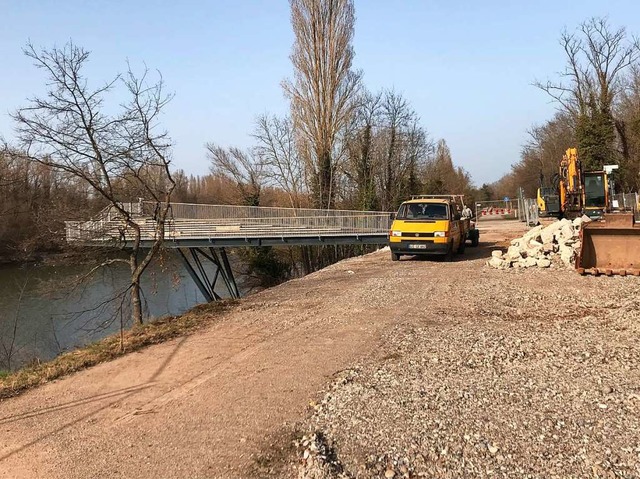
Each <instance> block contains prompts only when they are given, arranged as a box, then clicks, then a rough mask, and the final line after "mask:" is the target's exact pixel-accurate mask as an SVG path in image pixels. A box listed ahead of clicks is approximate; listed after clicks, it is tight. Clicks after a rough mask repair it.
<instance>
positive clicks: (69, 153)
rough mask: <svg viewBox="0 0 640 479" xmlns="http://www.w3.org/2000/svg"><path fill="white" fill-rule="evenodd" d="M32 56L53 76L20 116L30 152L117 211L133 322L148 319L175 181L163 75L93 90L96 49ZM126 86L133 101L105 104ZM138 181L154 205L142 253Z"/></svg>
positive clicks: (23, 142)
mask: <svg viewBox="0 0 640 479" xmlns="http://www.w3.org/2000/svg"><path fill="white" fill-rule="evenodd" d="M25 54H26V55H27V56H28V57H29V58H31V59H32V60H33V61H34V63H35V65H36V67H38V68H39V69H41V70H43V71H44V72H45V73H46V75H47V78H48V83H47V86H48V91H47V94H46V95H45V96H43V97H36V98H33V99H31V100H30V101H29V105H28V106H27V107H25V108H22V109H20V110H18V111H17V112H16V113H14V114H13V118H14V120H15V121H16V123H17V129H16V130H17V134H18V139H19V142H20V147H21V149H22V151H24V153H23V154H24V155H25V156H26V157H27V158H28V159H29V160H31V161H33V162H35V163H38V164H42V165H46V166H48V167H51V168H53V169H55V170H57V171H62V172H64V173H66V174H68V175H70V176H72V177H75V178H78V179H79V180H80V181H81V182H83V183H85V184H87V185H88V186H89V187H90V188H91V191H92V192H93V194H94V195H96V196H98V197H100V198H102V199H103V201H105V202H106V204H107V205H109V207H110V208H112V209H113V210H115V211H116V212H117V213H118V215H119V216H120V217H121V219H122V221H123V223H124V224H125V225H126V232H127V234H129V235H132V239H131V240H129V241H127V242H126V248H127V249H128V252H129V255H128V256H129V257H128V260H124V259H112V260H109V263H114V262H117V261H124V262H126V263H127V264H128V265H129V268H130V272H131V282H130V285H129V288H128V289H129V290H130V299H131V319H132V321H134V322H137V323H142V321H143V315H142V302H141V289H140V278H141V276H142V274H143V273H144V271H145V270H146V268H147V267H148V266H149V264H150V263H151V261H152V260H153V258H154V257H155V256H156V254H157V253H158V251H159V250H160V249H161V247H162V244H163V241H164V225H165V221H166V219H167V216H168V214H169V210H170V204H169V202H170V200H171V194H172V192H173V190H174V188H175V181H174V180H173V178H172V175H171V171H170V164H171V142H170V139H169V137H168V134H167V133H166V132H165V131H158V130H159V127H158V122H159V119H160V114H161V112H162V110H163V108H164V107H165V105H166V104H167V102H168V101H170V99H171V96H170V95H166V94H165V93H164V89H163V81H162V78H161V77H160V78H159V79H158V80H157V81H156V82H155V83H149V82H148V76H149V74H148V71H147V70H145V71H144V73H143V74H142V76H140V77H137V76H136V75H134V73H133V72H132V70H131V68H130V67H129V69H128V71H127V72H126V73H125V74H124V75H118V76H116V77H115V78H114V79H113V80H111V81H109V82H107V83H106V84H104V85H102V86H100V87H98V88H93V89H92V88H90V87H89V85H88V81H87V79H86V78H85V76H84V74H83V67H84V66H85V64H86V63H87V61H88V59H89V52H88V51H86V50H84V49H83V48H81V47H78V46H76V45H74V44H73V43H72V42H70V43H68V44H67V45H65V46H64V47H63V48H53V49H51V50H46V49H42V50H39V51H38V50H36V49H35V48H34V47H33V45H30V44H29V45H27V48H26V49H25ZM117 86H123V87H124V90H125V93H126V94H127V96H128V100H127V101H126V102H125V103H124V104H122V105H121V109H120V111H119V112H118V113H114V114H111V113H109V112H110V111H112V110H111V108H107V107H105V104H104V102H105V97H106V95H107V93H109V92H110V91H112V90H113V89H114V88H116V87H117ZM123 184H129V185H135V187H136V189H137V190H138V191H141V192H143V193H144V197H145V198H146V199H148V200H150V201H152V202H153V203H154V204H155V208H153V210H154V211H153V242H152V246H151V247H150V248H149V249H148V250H147V251H146V252H145V253H144V254H142V249H141V241H142V232H141V227H140V225H139V224H138V223H137V222H136V212H135V211H134V209H133V208H131V207H129V206H127V204H126V203H125V202H124V200H125V199H126V198H123V197H122V192H123V189H122V187H121V186H122V185H123Z"/></svg>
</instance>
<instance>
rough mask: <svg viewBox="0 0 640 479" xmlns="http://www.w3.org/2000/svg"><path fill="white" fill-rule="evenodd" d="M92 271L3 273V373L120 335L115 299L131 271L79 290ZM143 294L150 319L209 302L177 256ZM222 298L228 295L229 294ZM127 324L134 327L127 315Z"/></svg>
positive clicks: (108, 273) (14, 269)
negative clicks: (80, 280) (77, 282)
mask: <svg viewBox="0 0 640 479" xmlns="http://www.w3.org/2000/svg"><path fill="white" fill-rule="evenodd" d="M87 270H88V267H87V266H77V265H64V266H39V265H34V264H23V265H10V266H3V267H1V268H0V370H8V369H16V368H17V367H20V366H21V365H24V364H27V363H29V362H31V361H35V360H40V361H46V360H49V359H52V358H54V357H55V356H57V355H58V354H60V353H62V352H64V351H68V350H71V349H74V348H76V347H78V346H82V345H85V344H87V343H90V342H93V341H96V340H98V339H100V338H103V337H105V336H107V335H109V334H111V333H114V332H116V331H118V330H119V328H120V317H119V316H118V315H117V314H115V312H116V311H117V310H118V305H119V302H109V300H110V299H111V298H113V296H114V294H115V293H116V292H117V291H120V290H121V289H122V288H123V286H124V285H126V284H128V280H129V270H128V266H127V265H125V264H118V265H115V266H111V267H109V268H108V269H104V270H102V271H101V272H98V273H97V274H95V275H93V276H92V277H91V279H90V280H88V281H86V282H85V283H84V284H83V285H82V286H80V287H77V288H74V287H73V283H74V279H75V278H77V276H78V275H82V274H84V273H86V272H87ZM210 277H211V276H210ZM219 282H220V283H221V281H219ZM239 286H240V287H241V288H242V285H239ZM143 292H144V299H143V302H144V303H145V313H146V315H147V316H148V317H162V316H166V315H177V314H180V313H183V312H185V311H186V310H188V309H190V308H191V307H193V306H195V305H196V304H200V303H203V302H205V299H204V297H203V296H202V294H201V293H200V291H199V290H198V288H197V287H196V285H195V283H194V282H193V280H192V279H191V277H190V276H189V275H188V273H187V272H186V270H185V269H184V267H183V265H182V263H181V262H179V261H178V260H177V259H175V258H174V257H170V258H169V259H168V260H165V261H164V263H163V265H162V266H161V265H160V264H158V263H154V264H152V265H151V266H150V267H149V269H148V270H147V271H146V272H145V275H144V279H143ZM218 293H219V294H220V295H221V296H223V297H224V296H228V293H227V292H226V291H224V290H220V291H218ZM125 320H126V321H127V325H129V323H128V317H126V315H125ZM12 343H13V348H12V346H11V344H12Z"/></svg>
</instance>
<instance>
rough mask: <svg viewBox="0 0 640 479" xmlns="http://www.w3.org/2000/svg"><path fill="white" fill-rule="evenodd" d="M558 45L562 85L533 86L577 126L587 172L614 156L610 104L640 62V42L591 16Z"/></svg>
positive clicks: (616, 126) (614, 127)
mask: <svg viewBox="0 0 640 479" xmlns="http://www.w3.org/2000/svg"><path fill="white" fill-rule="evenodd" d="M560 44H561V45H562V48H563V50H564V52H565V54H566V58H567V63H566V66H565V69H564V71H563V72H561V78H562V80H561V81H560V82H551V81H547V82H545V83H542V82H536V83H535V85H536V86H537V87H538V88H540V89H542V90H543V91H545V92H546V93H547V94H549V95H550V96H551V98H553V99H554V100H555V101H557V102H558V103H559V104H560V105H561V106H562V108H563V109H564V110H565V111H567V112H568V113H570V114H571V117H572V118H573V121H574V122H575V128H576V133H577V139H578V146H579V149H580V154H581V156H582V158H583V163H585V164H586V166H587V168H601V167H602V164H603V163H605V162H607V161H613V160H614V159H615V158H614V157H615V153H616V152H615V139H616V138H615V135H616V130H617V132H618V133H622V129H621V127H622V125H621V124H619V123H617V122H616V121H615V120H614V117H613V104H614V101H615V99H616V96H617V95H619V93H620V91H621V89H622V86H623V74H624V72H625V70H627V69H628V68H629V67H630V66H632V65H634V64H635V63H636V62H637V61H638V59H640V42H639V40H638V39H637V38H629V37H628V36H627V33H626V30H625V29H624V28H619V29H617V30H613V29H611V27H610V26H609V23H608V21H607V19H604V18H591V19H590V20H587V21H586V22H583V23H582V24H581V25H580V26H579V28H578V31H577V32H576V33H569V32H567V31H565V32H564V33H563V34H562V35H561V37H560Z"/></svg>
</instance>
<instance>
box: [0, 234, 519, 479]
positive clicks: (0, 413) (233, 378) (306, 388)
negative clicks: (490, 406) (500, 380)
mask: <svg viewBox="0 0 640 479" xmlns="http://www.w3.org/2000/svg"><path fill="white" fill-rule="evenodd" d="M515 226H516V229H519V228H521V227H520V226H519V225H517V224H516V225H515ZM496 230H498V231H499V232H498V233H496V234H494V235H492V234H491V233H490V232H489V231H487V230H484V231H483V237H482V238H481V241H483V242H485V247H483V248H478V249H472V248H468V249H467V254H466V255H465V256H466V259H465V260H464V261H457V262H454V263H443V262H425V261H401V262H399V263H392V262H391V261H390V258H389V255H388V253H385V252H379V253H375V254H372V255H368V256H365V257H361V258H355V259H351V260H348V261H345V262H342V263H338V264H336V265H333V266H331V267H330V268H327V269H325V270H323V271H320V272H318V273H315V274H313V275H310V276H308V277H306V278H302V279H300V280H295V281H291V282H289V283H287V284H284V285H281V286H279V287H277V288H273V289H271V290H269V291H265V292H262V293H260V294H257V295H255V296H252V297H250V298H247V299H246V300H243V301H242V303H241V304H240V305H239V306H238V307H237V308H233V309H232V310H231V311H230V312H228V313H225V315H224V316H223V317H222V318H221V319H220V321H219V322H218V323H216V324H215V325H214V326H213V327H211V328H209V329H208V330H206V331H203V332H200V333H197V334H195V335H193V336H190V337H186V338H182V339H178V340H175V341H171V342H169V343H166V344H162V345H158V346H154V347H150V348H148V349H146V350H144V351H142V352H140V353H133V354H130V355H128V356H126V357H123V358H121V359H119V360H116V361H113V362H111V363H107V364H102V365H100V366H97V367H94V368H92V369H89V370H87V371H84V372H81V373H78V374H75V375H73V376H70V377H68V378H65V379H62V380H59V381H55V382H53V383H51V384H47V385H45V386H43V387H40V388H38V389H36V390H33V391H31V392H29V393H27V394H24V395H22V396H20V397H18V398H14V399H11V400H7V401H4V402H2V403H0V477H3V478H4V477H6V478H18V477H47V478H85V477H126V478H143V477H145V478H146V477H162V478H170V477H180V478H183V477H191V478H200V477H202V478H204V477H246V476H247V475H249V474H252V473H253V474H256V471H258V473H259V474H268V472H269V467H270V464H269V456H268V455H266V456H265V455H264V451H271V452H273V451H274V450H275V449H277V447H279V445H284V446H286V445H287V444H289V443H290V440H289V438H287V436H286V434H287V433H288V432H289V433H290V432H291V431H293V427H294V424H295V423H296V422H298V421H300V420H301V419H303V418H304V417H306V416H308V414H309V413H308V405H309V401H310V400H312V399H314V398H316V397H318V391H320V390H321V389H322V388H323V387H324V386H325V385H326V384H327V383H328V382H329V381H330V379H331V377H332V376H333V375H334V374H335V373H337V372H339V371H340V370H342V369H344V368H347V367H349V366H350V365H352V364H354V363H355V362H357V361H359V360H362V359H363V358H366V357H370V356H375V355H380V354H384V351H379V348H380V345H381V344H383V339H384V336H385V335H386V334H387V333H388V332H389V331H390V330H391V328H392V327H393V325H394V324H397V323H398V322H399V321H401V320H402V317H403V311H406V308H408V309H410V310H412V311H413V310H419V309H421V308H424V305H420V304H412V303H411V296H410V295H406V294H402V292H403V291H404V290H406V288H407V287H408V286H410V287H415V286H416V284H415V282H411V278H414V276H415V273H416V272H417V271H420V272H421V273H420V274H421V276H420V277H421V278H422V279H421V281H424V280H426V279H427V278H428V279H429V281H433V282H434V283H437V284H439V285H440V287H441V288H444V290H447V289H449V290H451V291H452V292H453V291H454V290H455V289H454V288H455V286H456V284H457V281H458V280H459V279H460V278H470V277H473V276H474V275H477V274H478V272H479V271H482V270H483V263H484V259H483V258H485V257H486V256H488V255H489V247H488V246H487V244H486V242H487V241H489V242H494V241H499V240H504V239H506V238H509V237H512V236H513V235H514V234H513V233H512V232H511V231H509V228H507V229H501V228H496ZM490 274H497V273H494V272H492V273H490ZM414 279H415V278H414ZM408 281H410V283H408ZM372 291H374V292H375V293H374V294H372ZM398 297H400V298H402V300H403V302H404V303H403V306H404V307H403V308H399V307H398V306H399V305H398V302H397V300H396V299H395V298H398ZM447 304H448V303H447V302H446V301H443V302H442V304H441V305H440V307H441V308H442V313H443V314H446V312H447V306H446V305H447ZM273 438H278V439H277V440H278V441H280V443H279V444H276V445H272V444H271V442H272V440H273ZM285 452H286V451H285ZM260 468H262V469H260Z"/></svg>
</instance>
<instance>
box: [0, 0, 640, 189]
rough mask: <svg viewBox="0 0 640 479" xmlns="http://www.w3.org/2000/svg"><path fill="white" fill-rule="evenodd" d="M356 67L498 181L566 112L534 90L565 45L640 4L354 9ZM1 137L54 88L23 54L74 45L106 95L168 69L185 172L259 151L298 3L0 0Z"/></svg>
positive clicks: (487, 2)
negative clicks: (531, 139) (255, 138)
mask: <svg viewBox="0 0 640 479" xmlns="http://www.w3.org/2000/svg"><path fill="white" fill-rule="evenodd" d="M355 5H356V15H357V20H356V34H355V42H354V47H355V52H356V57H355V64H354V66H355V67H356V68H359V69H362V70H363V72H364V81H365V84H366V86H367V87H368V88H369V89H370V90H378V89H380V88H394V89H395V90H396V91H398V92H400V93H402V94H403V95H404V96H405V97H406V98H407V99H408V100H409V101H410V102H411V104H412V106H413V107H414V108H415V110H416V111H417V113H418V114H419V116H420V117H421V120H422V124H423V125H424V126H425V127H426V128H427V130H428V131H429V132H430V134H431V136H432V137H433V138H434V139H438V138H444V139H446V140H447V142H448V144H449V146H450V148H451V151H452V154H453V158H454V161H455V162H456V164H458V165H461V166H463V167H465V168H466V169H467V170H468V171H469V172H470V173H471V175H472V177H473V179H474V181H475V182H476V184H478V185H479V184H481V183H483V182H489V181H493V180H496V179H498V178H499V177H500V176H501V175H502V174H503V173H505V172H507V171H508V170H509V167H510V165H511V164H512V163H514V162H516V161H517V160H518V157H519V153H520V148H521V146H522V145H523V143H524V142H525V141H526V139H527V133H526V131H527V129H528V128H529V127H530V126H531V125H532V124H534V123H541V122H544V121H545V120H546V119H548V118H550V117H551V115H552V114H553V112H554V108H555V107H554V105H553V104H551V103H550V102H549V100H548V98H547V97H546V96H545V95H544V94H543V93H542V92H540V91H538V90H536V89H535V88H534V87H533V86H531V83H532V82H533V81H534V80H535V79H541V80H545V79H546V78H549V77H553V75H554V74H555V72H557V71H559V70H561V69H562V67H563V65H564V57H563V54H562V50H561V48H560V46H559V44H558V38H559V35H560V33H561V31H562V30H563V28H565V27H566V28H568V29H570V30H573V29H574V28H575V27H576V26H577V25H578V24H579V23H580V22H581V21H583V20H585V19H587V18H588V17H591V16H608V17H609V19H610V22H611V24H612V25H614V26H616V27H618V26H626V27H627V30H628V31H629V32H630V33H634V34H640V2H637V0H636V1H615V0H614V1H608V2H606V3H605V2H602V1H595V0H582V1H561V0H556V1H549V0H539V1H535V2H534V1H527V2H524V1H506V0H505V1H492V0H484V1H477V0H476V1H472V0H450V1H446V0H430V1H429V0H423V1H421V0H404V1H401V0H397V1H389V0H356V2H355ZM0 11H2V16H3V28H2V29H0V58H1V59H2V63H1V65H2V74H0V135H2V136H3V137H4V138H6V139H8V140H11V139H12V137H13V131H12V130H13V125H12V122H11V120H10V118H9V117H8V113H9V112H11V111H14V110H15V109H16V108H18V107H20V106H21V105H24V104H25V99H26V98H27V97H30V96H33V95H36V94H40V93H42V92H43V89H44V77H43V76H42V72H39V71H38V70H36V69H35V68H34V67H33V66H32V64H31V62H30V60H29V59H28V58H26V57H25V56H24V55H23V54H22V47H23V46H24V44H25V43H26V42H27V40H31V42H33V43H34V44H35V45H36V46H45V47H51V46H53V45H59V46H61V45H63V44H64V43H65V42H67V41H68V40H69V39H73V41H74V42H75V43H76V44H78V45H82V46H83V47H85V48H87V49H88V50H90V51H91V52H92V56H91V64H90V68H89V69H88V71H87V73H88V75H89V78H90V81H92V83H93V84H94V85H97V84H99V83H100V82H102V81H105V80H107V79H109V78H111V77H112V76H113V75H114V74H115V73H117V72H120V71H122V70H124V69H125V68H126V60H127V59H128V60H129V61H130V62H131V64H132V65H133V67H134V69H136V68H138V69H139V68H141V67H142V65H143V62H144V63H146V65H147V66H149V67H150V68H153V69H158V70H160V71H161V72H162V74H163V77H164V80H165V82H166V84H167V87H168V89H169V90H171V91H172V92H174V93H175V98H174V100H173V101H172V102H171V104H170V105H169V107H168V108H167V109H166V112H165V117H164V119H163V124H164V126H165V127H166V128H167V129H168V130H169V132H170V134H171V136H172V138H173V139H174V141H175V145H176V146H175V151H174V155H175V165H176V167H179V168H183V169H184V170H185V171H187V172H188V173H193V174H203V173H206V172H207V170H208V168H209V164H208V161H207V159H206V155H205V150H204V144H205V143H206V142H208V141H213V142H216V143H218V144H221V145H225V146H232V145H237V146H242V147H247V146H250V145H251V143H252V140H251V137H250V133H251V131H252V129H253V124H254V120H255V117H256V116H257V115H259V114H262V113H275V114H284V113H286V112H287V110H288V105H287V102H286V100H285V98H284V96H283V94H282V89H281V87H280V83H281V81H282V80H283V79H284V78H287V77H289V76H290V75H291V64H290V61H289V54H290V51H291V45H292V42H293V34H292V32H291V27H290V25H289V6H288V2H287V1H286V0H262V1H260V0H237V1H232V0H210V1H207V2H205V1H199V2H197V1H180V2H176V1H159V0H158V1H155V2H149V1H136V2H124V1H115V0H114V1H108V2H107V1H79V0H67V1H64V2H62V1H53V0H41V1H28V0H23V1H11V0H0Z"/></svg>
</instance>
